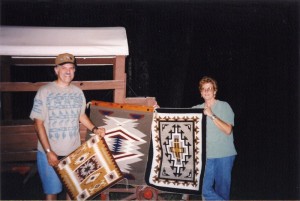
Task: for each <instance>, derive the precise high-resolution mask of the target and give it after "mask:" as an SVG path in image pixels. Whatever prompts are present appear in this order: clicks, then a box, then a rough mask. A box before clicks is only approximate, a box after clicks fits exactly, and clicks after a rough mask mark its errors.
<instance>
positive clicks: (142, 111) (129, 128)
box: [88, 101, 153, 185]
mask: <svg viewBox="0 0 300 201" xmlns="http://www.w3.org/2000/svg"><path fill="white" fill-rule="evenodd" d="M152 117H153V107H147V106H141V105H133V104H118V103H111V102H103V101H92V102H91V105H90V118H91V120H92V121H93V123H94V124H95V125H96V126H98V127H99V126H101V127H104V128H105V129H106V135H105V137H104V138H105V140H106V142H107V144H108V146H109V149H110V151H111V153H112V155H113V156H114V158H115V161H116V163H117V164H118V166H119V167H120V169H121V171H122V173H123V175H124V177H125V178H126V179H128V183H129V184H132V185H144V184H145V179H144V178H145V169H146V165H147V158H148V151H149V145H150V136H151V122H152ZM88 136H89V135H88Z"/></svg>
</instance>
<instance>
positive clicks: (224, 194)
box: [202, 155, 235, 200]
mask: <svg viewBox="0 0 300 201" xmlns="http://www.w3.org/2000/svg"><path fill="white" fill-rule="evenodd" d="M234 160H235V155H234V156H228V157H224V158H211V159H207V160H206V165H205V173H204V179H203V186H202V197H203V199H204V200H229V197H230V185H231V170H232V167H233V163H234Z"/></svg>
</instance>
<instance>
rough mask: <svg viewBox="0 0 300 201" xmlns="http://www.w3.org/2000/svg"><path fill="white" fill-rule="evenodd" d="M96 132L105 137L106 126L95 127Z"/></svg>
mask: <svg viewBox="0 0 300 201" xmlns="http://www.w3.org/2000/svg"><path fill="white" fill-rule="evenodd" d="M94 133H95V134H97V135H100V136H101V137H104V136H105V128H101V127H100V128H97V129H94Z"/></svg>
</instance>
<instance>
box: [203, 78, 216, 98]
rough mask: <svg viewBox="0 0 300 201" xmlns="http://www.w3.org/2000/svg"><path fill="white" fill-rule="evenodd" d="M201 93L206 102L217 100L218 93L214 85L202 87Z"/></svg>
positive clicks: (209, 84) (207, 84)
mask: <svg viewBox="0 0 300 201" xmlns="http://www.w3.org/2000/svg"><path fill="white" fill-rule="evenodd" d="M200 93H201V96H202V98H203V99H204V100H205V101H208V100H211V99H214V98H215V94H216V91H215V89H214V86H213V84H212V83H210V82H208V83H205V84H203V85H202V88H201V89H200Z"/></svg>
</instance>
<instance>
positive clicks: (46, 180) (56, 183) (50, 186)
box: [37, 151, 62, 195]
mask: <svg viewBox="0 0 300 201" xmlns="http://www.w3.org/2000/svg"><path fill="white" fill-rule="evenodd" d="M37 167H38V172H39V175H40V178H41V181H42V184H43V189H44V193H45V194H47V195H49V194H58V193H60V192H61V191H62V183H61V181H60V179H59V178H58V176H57V174H56V172H55V170H54V169H53V167H51V166H50V165H49V164H48V160H47V156H46V154H45V153H43V152H41V151H38V152H37Z"/></svg>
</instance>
